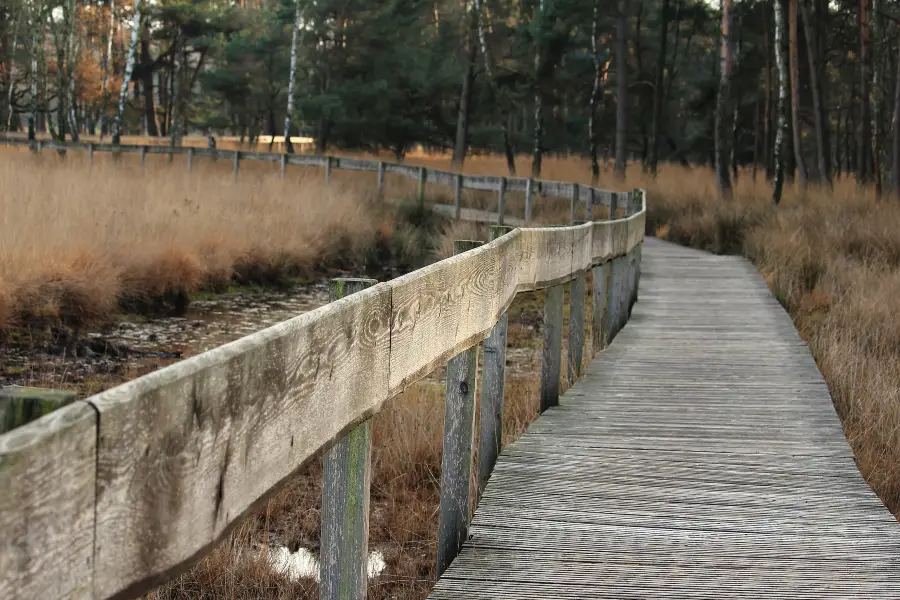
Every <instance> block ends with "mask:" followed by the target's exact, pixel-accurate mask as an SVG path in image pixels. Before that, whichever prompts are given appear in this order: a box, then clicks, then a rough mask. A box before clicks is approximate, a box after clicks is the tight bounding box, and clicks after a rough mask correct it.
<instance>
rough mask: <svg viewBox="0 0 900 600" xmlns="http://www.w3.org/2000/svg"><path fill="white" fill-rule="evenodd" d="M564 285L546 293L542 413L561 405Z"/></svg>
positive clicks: (551, 288)
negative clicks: (560, 379) (560, 383)
mask: <svg viewBox="0 0 900 600" xmlns="http://www.w3.org/2000/svg"><path fill="white" fill-rule="evenodd" d="M564 292H565V290H564V289H563V286H562V284H558V285H554V286H552V287H549V288H547V290H546V291H545V292H544V347H543V351H542V354H541V412H544V411H545V410H547V409H548V408H550V407H552V406H556V405H557V404H559V376H560V370H561V366H562V365H561V363H562V328H563V296H564Z"/></svg>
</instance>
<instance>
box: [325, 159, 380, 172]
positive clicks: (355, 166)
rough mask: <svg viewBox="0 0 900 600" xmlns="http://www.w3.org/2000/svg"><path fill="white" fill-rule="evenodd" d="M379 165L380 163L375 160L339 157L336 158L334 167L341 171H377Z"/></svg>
mask: <svg viewBox="0 0 900 600" xmlns="http://www.w3.org/2000/svg"><path fill="white" fill-rule="evenodd" d="M378 165H379V163H378V162H377V161H374V160H365V159H362V158H349V157H347V156H337V157H335V158H334V165H333V167H334V168H335V169H340V170H341V171H377V170H378Z"/></svg>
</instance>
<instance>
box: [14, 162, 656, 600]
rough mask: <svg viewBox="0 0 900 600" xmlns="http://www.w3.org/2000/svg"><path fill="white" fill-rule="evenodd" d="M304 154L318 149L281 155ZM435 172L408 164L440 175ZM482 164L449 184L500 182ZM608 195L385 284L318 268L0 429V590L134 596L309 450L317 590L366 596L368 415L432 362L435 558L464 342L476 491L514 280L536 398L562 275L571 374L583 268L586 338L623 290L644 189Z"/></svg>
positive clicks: (446, 530) (451, 529) (461, 485)
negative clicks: (250, 319) (315, 478)
mask: <svg viewBox="0 0 900 600" xmlns="http://www.w3.org/2000/svg"><path fill="white" fill-rule="evenodd" d="M94 149H95V150H96V149H97V148H96V146H95V147H94ZM165 150H168V149H165ZM221 154H222V153H220V155H221ZM240 154H241V155H243V154H244V153H243V152H242V153H240ZM235 156H238V155H237V154H235ZM282 156H283V155H282ZM313 158H315V160H317V161H322V160H328V162H326V163H325V164H326V165H327V164H330V163H331V160H336V159H324V158H323V157H299V156H296V155H294V156H291V157H290V160H291V161H294V160H297V161H299V160H301V159H302V160H312V159H313ZM337 160H339V161H340V162H339V163H338V164H341V165H342V166H344V167H345V166H346V165H347V164H351V165H355V166H358V167H359V168H360V169H362V168H366V169H367V170H378V172H379V173H381V172H383V171H384V170H387V169H395V168H397V167H398V166H397V165H387V164H385V163H372V164H364V163H366V161H358V160H354V161H353V162H348V163H343V161H345V160H347V159H337ZM373 164H374V167H373ZM370 167H372V168H371V169H370ZM410 168H411V167H403V169H410ZM416 173H417V174H419V176H420V177H423V176H422V175H421V173H422V171H416ZM438 173H439V172H433V171H429V172H428V175H426V176H425V177H431V176H434V177H435V179H436V180H440V181H444V179H442V178H443V177H444V176H445V174H444V173H440V174H439V175H438ZM450 175H451V176H452V177H453V178H455V179H454V180H455V181H459V176H457V175H455V174H450ZM501 179H502V178H492V177H478V178H468V176H465V177H464V178H463V181H464V183H465V182H468V183H470V184H473V185H474V184H477V185H481V186H484V188H486V189H503V188H502V187H501V186H502V185H503V184H501V183H498V182H499V181H500V180H501ZM506 182H507V183H506V185H507V189H509V187H508V186H509V182H510V179H506ZM541 185H542V186H544V189H545V190H546V189H547V188H548V187H551V186H552V185H556V186H558V187H557V188H555V191H563V192H566V191H571V190H573V189H574V190H578V189H579V187H580V186H575V185H573V184H554V183H551V182H541ZM495 186H496V187H495ZM479 189H483V188H479ZM597 191H598V190H593V191H592V195H593V194H594V193H596V192H597ZM607 197H609V198H612V199H613V206H612V213H611V214H613V215H616V214H617V208H619V209H624V216H623V217H622V218H619V219H615V220H610V221H596V222H587V223H584V224H579V225H574V226H570V227H542V228H530V229H509V228H505V227H495V228H492V234H491V237H492V240H491V241H490V242H489V243H487V244H481V243H480V242H476V243H472V242H468V243H458V244H457V248H456V249H457V250H458V252H459V253H458V254H457V255H455V256H453V257H451V258H448V259H446V260H442V261H440V262H438V263H435V264H433V265H430V266H428V267H425V268H423V269H419V270H417V271H414V272H412V273H409V274H408V275H405V276H402V277H399V278H397V279H394V280H392V281H389V282H386V283H375V282H374V281H371V280H336V281H335V283H334V284H333V287H332V299H333V300H334V301H333V302H331V303H329V304H327V305H325V306H323V307H321V308H319V309H316V310H313V311H311V312H308V313H306V314H303V315H300V316H297V317H295V318H293V319H290V320H288V321H285V322H282V323H279V324H277V325H275V326H273V327H269V328H268V329H264V330H262V331H259V332H257V333H254V334H252V335H250V336H247V337H245V338H242V339H240V340H237V341H235V342H232V343H230V344H226V345H224V346H221V347H219V348H216V349H214V350H211V351H209V352H205V353H203V354H200V355H198V356H195V357H192V358H190V359H187V360H184V361H182V362H179V363H177V364H174V365H172V366H169V367H166V368H164V369H161V370H159V371H156V372H153V373H150V374H149V375H145V376H143V377H141V378H139V379H136V380H133V381H130V382H128V383H125V384H123V385H120V386H118V387H116V388H113V389H111V390H108V391H106V392H103V393H101V394H97V395H95V396H92V397H90V398H87V399H86V400H83V401H78V402H75V403H74V404H70V405H68V406H66V407H64V408H62V409H59V410H56V411H54V412H52V413H50V414H48V415H46V416H44V417H42V418H40V419H38V420H36V421H33V422H32V423H29V424H28V425H25V426H22V427H20V428H18V429H14V430H12V431H10V432H8V433H6V434H4V435H2V436H0V598H48V599H49V598H97V599H99V598H128V597H135V596H137V595H139V594H141V593H143V592H146V591H147V590H149V589H152V587H153V586H155V585H157V584H159V583H160V582H162V581H165V580H166V579H168V578H170V577H172V576H173V575H175V574H177V573H178V572H180V571H183V570H184V569H186V568H187V567H188V566H189V565H190V564H191V563H193V562H194V561H195V560H197V559H198V558H200V557H201V556H203V555H204V554H205V553H206V552H208V551H209V550H210V549H211V548H212V547H213V546H214V545H215V544H216V543H217V542H218V541H219V540H221V539H222V537H223V536H224V535H226V534H227V533H228V532H229V531H230V530H231V528H232V527H233V526H234V525H235V524H237V523H238V522H239V521H240V520H241V519H242V518H243V517H244V516H245V515H247V514H248V513H249V512H251V511H253V510H256V509H257V508H258V507H259V506H260V505H261V504H262V503H263V502H264V501H265V500H266V499H267V498H268V497H269V496H271V495H272V494H273V493H274V492H275V491H276V490H277V489H278V488H279V487H280V486H281V485H282V484H283V483H285V482H286V481H287V480H289V479H290V477H291V476H292V475H293V474H295V473H296V472H297V471H298V470H299V469H300V468H301V467H303V465H305V464H307V463H308V462H309V461H310V460H312V459H313V458H315V457H316V456H318V455H319V454H320V453H322V452H324V453H325V457H324V460H325V471H324V477H325V483H324V498H323V511H322V515H323V522H322V533H321V561H320V564H321V573H320V579H321V586H320V590H321V597H322V598H328V599H332V598H365V584H366V558H367V540H368V508H369V507H368V500H369V481H370V456H371V434H370V422H369V419H370V418H371V417H372V416H373V415H375V414H376V413H378V412H379V411H380V410H381V408H382V407H383V406H384V403H385V402H386V401H387V400H388V399H389V398H391V397H393V396H395V395H397V394H398V393H400V392H401V391H402V390H404V389H405V388H407V387H408V386H410V385H411V384H412V383H414V382H415V381H417V380H418V379H420V378H422V377H423V376H425V375H426V374H428V373H429V372H431V371H432V370H434V369H435V368H436V367H438V366H440V365H442V364H444V363H447V406H446V418H445V432H444V436H445V440H444V454H443V462H442V475H441V507H440V522H439V524H438V527H439V549H438V573H439V574H440V573H441V572H442V571H443V569H444V568H446V566H447V565H448V564H449V563H450V561H452V560H453V558H454V557H455V556H456V554H457V552H458V551H459V549H460V547H461V545H462V543H463V541H464V540H465V539H466V537H467V531H468V524H469V512H470V505H471V504H472V503H473V502H472V499H471V498H470V497H469V496H470V494H469V487H470V486H469V481H470V479H471V477H472V473H471V470H472V458H473V450H474V449H473V446H474V443H475V433H474V423H475V417H474V411H475V389H476V385H477V382H476V381H475V376H476V375H475V374H476V372H477V369H476V365H475V361H476V356H477V354H476V345H477V344H478V343H480V342H482V341H484V357H485V358H484V360H485V364H484V368H483V383H482V387H483V389H482V394H481V400H480V414H481V427H480V431H479V435H478V444H479V461H478V465H477V473H476V474H475V480H476V483H477V485H476V490H477V493H480V491H481V490H483V488H484V485H485V483H486V482H487V479H488V476H489V475H490V472H491V470H492V469H493V466H494V462H495V461H496V458H497V454H498V452H499V449H500V448H499V445H500V444H499V442H500V416H501V415H502V410H503V379H504V366H505V356H504V355H505V348H506V322H507V319H506V310H507V308H508V307H509V306H510V304H511V302H512V301H513V299H514V297H515V296H516V294H517V293H519V292H523V291H533V290H539V289H546V294H545V297H546V301H545V307H544V349H543V366H542V372H541V373H542V378H541V409H542V410H545V409H546V408H548V407H551V406H553V405H555V404H557V402H558V398H559V381H560V365H561V344H562V323H563V285H564V284H566V283H568V282H571V292H570V294H569V295H570V320H569V340H570V342H569V357H568V364H569V372H568V374H567V375H568V378H569V379H570V380H574V379H575V378H576V377H578V376H579V375H580V374H581V373H580V371H581V364H582V358H583V357H582V348H583V345H584V344H583V332H584V331H585V327H584V325H585V324H584V314H585V311H584V298H585V294H584V290H585V282H586V279H585V276H586V274H587V272H588V270H591V269H593V277H592V281H593V286H594V289H593V303H594V306H593V315H594V317H593V322H592V328H591V330H592V337H593V340H592V345H591V347H592V348H593V349H594V350H597V349H598V348H601V347H603V346H604V345H605V344H606V343H607V342H608V341H609V340H610V339H612V336H614V335H615V333H616V332H617V331H618V330H619V329H620V328H621V327H622V325H623V324H624V323H625V321H626V319H627V317H628V313H629V311H630V307H631V304H632V303H633V302H634V301H635V299H636V295H637V287H638V279H639V273H640V250H641V243H642V240H643V235H644V222H645V213H646V211H645V206H646V204H645V195H644V193H643V192H641V191H640V190H636V191H635V192H632V193H629V194H607ZM622 197H625V198H627V200H628V201H627V202H624V203H623V204H622V206H620V207H617V206H616V200H617V199H620V198H622Z"/></svg>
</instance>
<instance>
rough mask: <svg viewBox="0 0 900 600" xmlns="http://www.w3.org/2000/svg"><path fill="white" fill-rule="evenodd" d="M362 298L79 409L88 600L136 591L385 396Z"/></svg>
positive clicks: (380, 341) (375, 291)
mask: <svg viewBox="0 0 900 600" xmlns="http://www.w3.org/2000/svg"><path fill="white" fill-rule="evenodd" d="M390 307H391V288H390V286H388V285H386V284H382V285H378V286H375V287H373V288H371V289H369V290H365V291H363V292H360V293H358V294H355V295H354V296H353V297H351V298H346V299H344V300H339V301H337V302H334V303H332V304H329V305H327V306H324V307H322V308H320V309H317V310H314V311H311V312H309V313H306V314H304V315H301V316H299V317H296V318H294V319H291V320H289V321H285V322H283V323H280V324H278V325H275V326H274V327H270V328H268V329H265V330H263V331H261V332H259V333H256V334H253V335H251V336H248V337H246V338H243V339H241V340H238V341H236V342H233V343H230V344H227V345H225V346H222V347H220V348H217V349H215V350H212V351H210V352H206V353H204V354H201V355H199V356H196V357H193V358H191V359H188V360H186V361H184V362H181V363H178V364H176V365H173V366H171V367H167V368H165V369H162V370H160V371H156V372H154V373H151V374H149V375H146V376H144V377H141V378H140V379H137V380H135V381H132V382H129V383H126V384H124V385H122V386H119V387H117V388H115V389H112V390H109V391H108V392H104V393H102V394H99V395H97V396H94V397H93V398H91V399H90V401H91V402H92V403H93V404H94V405H95V406H96V407H97V409H98V410H99V412H100V435H99V440H100V442H99V450H98V452H99V456H98V460H97V465H98V469H99V472H98V499H97V515H98V522H97V547H96V562H97V573H98V576H97V577H96V578H95V582H94V583H95V590H94V592H95V595H96V596H98V597H107V596H112V595H114V594H117V593H119V592H124V591H127V592H128V593H130V594H133V593H139V592H140V591H142V590H145V589H147V588H148V587H150V586H151V585H152V584H153V583H154V582H157V581H160V580H161V579H163V578H165V577H167V576H168V575H169V574H170V573H173V572H176V571H177V570H179V569H181V568H183V567H184V566H185V565H186V564H188V562H189V561H190V560H191V559H193V558H196V557H198V556H199V555H201V554H202V553H203V552H204V551H205V550H206V549H208V548H209V547H210V546H211V545H212V544H214V543H215V542H216V541H217V540H219V539H221V537H222V536H223V535H224V534H225V533H226V532H227V531H228V529H229V527H230V526H232V525H233V524H234V523H235V522H236V521H237V520H238V519H239V518H240V517H241V516H242V515H244V514H246V513H247V512H248V511H249V510H251V509H252V508H253V507H254V506H255V505H257V504H258V503H259V502H261V501H262V500H263V499H265V498H266V497H268V495H269V494H271V493H272V492H273V491H274V490H276V489H277V487H278V486H279V485H280V484H281V483H283V482H284V481H285V480H286V479H287V478H288V477H289V476H290V475H291V474H292V473H294V472H295V471H296V470H297V469H298V468H299V467H301V466H302V465H303V464H305V462H306V461H307V460H309V459H310V458H311V457H312V456H314V455H315V454H316V453H317V452H318V451H319V450H320V449H321V448H323V447H327V446H329V445H330V444H331V443H332V442H333V441H334V440H336V439H338V438H339V437H340V436H341V435H343V434H344V433H345V432H346V431H347V430H349V429H350V428H351V427H353V426H355V425H356V424H357V423H359V422H361V421H362V420H364V419H366V418H367V417H369V416H370V415H372V414H374V413H375V412H377V411H378V410H379V409H380V407H381V405H382V403H383V402H384V400H385V399H386V398H387V397H388V378H387V375H388V360H389V352H390V340H389V327H390V318H391V314H390Z"/></svg>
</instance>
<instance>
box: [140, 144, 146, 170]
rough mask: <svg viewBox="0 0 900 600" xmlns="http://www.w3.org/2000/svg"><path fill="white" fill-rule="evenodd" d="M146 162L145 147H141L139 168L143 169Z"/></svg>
mask: <svg viewBox="0 0 900 600" xmlns="http://www.w3.org/2000/svg"><path fill="white" fill-rule="evenodd" d="M146 162H147V146H141V166H142V167H143V166H144V165H145V164H146Z"/></svg>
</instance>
